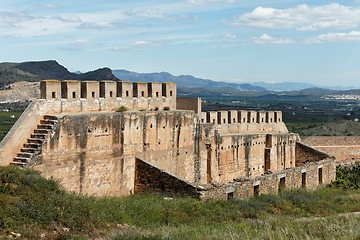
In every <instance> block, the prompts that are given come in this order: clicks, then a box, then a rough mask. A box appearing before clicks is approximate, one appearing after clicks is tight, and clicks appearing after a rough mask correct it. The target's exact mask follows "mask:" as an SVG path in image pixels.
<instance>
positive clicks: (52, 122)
mask: <svg viewBox="0 0 360 240" xmlns="http://www.w3.org/2000/svg"><path fill="white" fill-rule="evenodd" d="M57 122H58V121H57V120H47V119H44V120H40V124H49V125H55V124H56V123H57Z"/></svg>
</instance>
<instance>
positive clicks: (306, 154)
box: [295, 142, 331, 166]
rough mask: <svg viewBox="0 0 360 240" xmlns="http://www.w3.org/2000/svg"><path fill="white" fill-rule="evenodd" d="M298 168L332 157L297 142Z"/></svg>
mask: <svg viewBox="0 0 360 240" xmlns="http://www.w3.org/2000/svg"><path fill="white" fill-rule="evenodd" d="M295 154H296V157H295V158H296V164H295V165H296V166H301V165H303V164H305V163H308V162H316V161H319V160H321V159H324V158H328V157H331V156H329V155H328V154H326V153H325V152H322V151H319V150H316V149H314V148H312V147H310V146H308V145H306V144H303V143H301V142H296V153H295Z"/></svg>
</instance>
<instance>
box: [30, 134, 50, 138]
mask: <svg viewBox="0 0 360 240" xmlns="http://www.w3.org/2000/svg"><path fill="white" fill-rule="evenodd" d="M46 135H47V134H45V133H35V134H31V135H30V138H40V139H45V137H46Z"/></svg>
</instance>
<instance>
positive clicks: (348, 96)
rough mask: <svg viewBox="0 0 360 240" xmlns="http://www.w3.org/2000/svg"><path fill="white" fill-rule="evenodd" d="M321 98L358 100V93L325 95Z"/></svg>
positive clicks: (359, 96)
mask: <svg viewBox="0 0 360 240" xmlns="http://www.w3.org/2000/svg"><path fill="white" fill-rule="evenodd" d="M323 99H336V100H360V95H353V94H336V95H326V96H324V97H323Z"/></svg>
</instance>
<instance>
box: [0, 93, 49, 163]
mask: <svg viewBox="0 0 360 240" xmlns="http://www.w3.org/2000/svg"><path fill="white" fill-rule="evenodd" d="M43 114H44V112H43V111H41V104H39V102H38V101H36V100H34V101H33V102H31V103H30V104H29V106H28V107H27V108H26V109H25V111H24V112H23V113H22V114H21V116H20V117H19V119H18V120H17V121H16V123H15V124H14V126H13V127H12V128H11V129H10V131H9V132H8V133H7V134H6V136H5V137H4V139H3V140H2V141H1V143H0V166H6V165H9V164H10V162H12V160H13V158H14V157H15V156H16V154H17V153H18V152H19V151H20V149H21V148H22V146H23V144H24V143H26V141H27V139H28V137H29V136H30V134H31V133H32V131H33V130H34V129H35V128H36V126H37V124H38V122H39V121H40V119H41V118H42V115H43Z"/></svg>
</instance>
